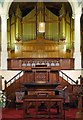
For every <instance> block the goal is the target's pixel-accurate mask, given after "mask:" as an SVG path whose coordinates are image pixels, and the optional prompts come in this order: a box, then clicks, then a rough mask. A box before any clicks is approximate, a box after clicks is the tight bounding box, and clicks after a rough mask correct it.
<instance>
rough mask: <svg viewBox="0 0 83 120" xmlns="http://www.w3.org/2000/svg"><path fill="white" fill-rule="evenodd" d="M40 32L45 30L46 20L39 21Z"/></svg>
mask: <svg viewBox="0 0 83 120" xmlns="http://www.w3.org/2000/svg"><path fill="white" fill-rule="evenodd" d="M38 31H39V32H40V33H44V32H45V22H39V30H38Z"/></svg>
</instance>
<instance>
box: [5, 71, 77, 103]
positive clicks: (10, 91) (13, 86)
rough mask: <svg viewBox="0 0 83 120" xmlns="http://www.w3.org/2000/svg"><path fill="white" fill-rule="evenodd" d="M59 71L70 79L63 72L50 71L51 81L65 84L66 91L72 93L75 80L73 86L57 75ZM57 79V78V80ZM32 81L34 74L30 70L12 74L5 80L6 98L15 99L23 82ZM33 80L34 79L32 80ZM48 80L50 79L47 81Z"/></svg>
mask: <svg viewBox="0 0 83 120" xmlns="http://www.w3.org/2000/svg"><path fill="white" fill-rule="evenodd" d="M22 72H23V75H22V76H21V73H22ZM59 72H61V73H62V74H63V75H65V76H66V77H67V80H69V79H70V80H71V81H72V82H74V80H72V79H71V78H70V77H68V76H67V75H66V74H64V73H63V72H62V71H52V73H51V75H50V76H49V78H50V80H51V81H52V82H54V83H55V82H57V81H58V82H59V83H60V85H61V86H62V88H64V87H65V86H68V88H67V89H68V92H69V93H73V89H74V88H75V87H76V82H74V84H75V85H74V86H73V85H71V84H70V83H69V82H68V81H66V80H65V79H64V78H63V77H61V76H59ZM57 79H58V80H57ZM30 80H31V82H33V81H34V74H33V72H32V71H21V72H20V73H18V74H17V75H16V76H14V77H13V78H12V79H11V80H9V81H8V82H6V81H5V90H4V91H5V92H6V95H7V98H8V99H10V100H11V101H15V92H16V91H24V86H23V83H24V82H28V83H30ZM32 80H33V81H32ZM34 82H35V81H34ZM49 82H50V81H49ZM73 87H74V88H73Z"/></svg>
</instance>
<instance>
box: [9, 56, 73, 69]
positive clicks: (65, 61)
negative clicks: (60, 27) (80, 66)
mask: <svg viewBox="0 0 83 120" xmlns="http://www.w3.org/2000/svg"><path fill="white" fill-rule="evenodd" d="M36 65H40V66H41V67H42V66H43V65H46V66H47V67H50V68H51V69H52V70H60V69H74V59H73V58H12V59H10V58H9V59H8V69H10V70H12V69H13V70H14V69H19V70H31V69H32V67H36Z"/></svg>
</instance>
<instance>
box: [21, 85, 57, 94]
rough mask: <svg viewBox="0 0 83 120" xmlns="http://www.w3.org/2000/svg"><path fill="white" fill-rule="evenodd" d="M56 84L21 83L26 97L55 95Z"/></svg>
mask: <svg viewBox="0 0 83 120" xmlns="http://www.w3.org/2000/svg"><path fill="white" fill-rule="evenodd" d="M58 85H59V84H58V83H23V86H24V88H25V92H26V93H27V95H40V94H42V95H49V94H51V95H55V90H56V87H57V86H58Z"/></svg>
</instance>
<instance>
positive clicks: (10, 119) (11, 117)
mask: <svg viewBox="0 0 83 120" xmlns="http://www.w3.org/2000/svg"><path fill="white" fill-rule="evenodd" d="M76 112H77V109H75V108H71V109H68V110H65V119H64V118H26V119H24V118H23V110H16V109H12V108H5V109H3V111H2V120H37V119H38V120H50V119H51V120H75V116H76ZM63 117H64V110H63Z"/></svg>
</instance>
